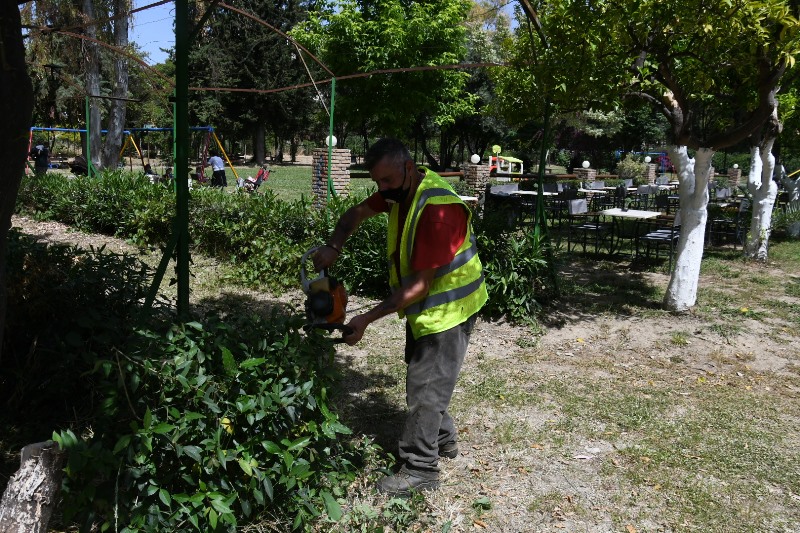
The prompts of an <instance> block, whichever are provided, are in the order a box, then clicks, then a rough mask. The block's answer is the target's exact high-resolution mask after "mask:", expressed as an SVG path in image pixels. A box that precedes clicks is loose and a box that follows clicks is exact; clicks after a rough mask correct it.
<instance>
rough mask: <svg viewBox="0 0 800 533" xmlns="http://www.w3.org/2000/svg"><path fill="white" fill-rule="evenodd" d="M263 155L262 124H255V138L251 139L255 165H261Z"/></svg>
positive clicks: (263, 159) (263, 158)
mask: <svg viewBox="0 0 800 533" xmlns="http://www.w3.org/2000/svg"><path fill="white" fill-rule="evenodd" d="M264 156H265V154H264V124H262V123H260V122H259V123H258V124H256V131H255V138H254V139H253V158H254V159H255V162H256V164H257V165H263V164H264V161H265V157H264Z"/></svg>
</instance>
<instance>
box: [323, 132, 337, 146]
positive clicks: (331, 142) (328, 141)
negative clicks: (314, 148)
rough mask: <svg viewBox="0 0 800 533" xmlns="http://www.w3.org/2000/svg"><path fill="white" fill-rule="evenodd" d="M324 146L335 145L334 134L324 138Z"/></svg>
mask: <svg viewBox="0 0 800 533" xmlns="http://www.w3.org/2000/svg"><path fill="white" fill-rule="evenodd" d="M325 146H333V147H335V146H336V135H331V136H329V137H327V138H326V139H325Z"/></svg>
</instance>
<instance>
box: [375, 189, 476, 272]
mask: <svg viewBox="0 0 800 533" xmlns="http://www.w3.org/2000/svg"><path fill="white" fill-rule="evenodd" d="M367 205H368V206H369V207H370V209H372V210H373V211H377V212H378V213H388V212H389V211H390V210H391V207H392V206H391V204H389V203H387V202H386V200H384V199H383V197H382V196H381V195H380V194H379V193H377V192H376V193H375V194H373V195H372V196H370V197H369V198H367ZM407 216H408V208H407V207H405V206H404V205H401V206H400V213H399V217H398V224H399V228H400V229H399V230H398V232H397V246H395V256H396V257H395V258H394V259H395V261H394V264H395V265H398V266H399V265H400V260H399V259H400V258H399V257H397V256H398V255H399V253H400V252H399V250H400V239H401V237H402V233H403V232H402V228H403V226H404V225H405V221H406V217H407ZM466 236H467V211H466V209H465V207H464V206H463V205H460V204H445V205H432V204H428V205H426V206H425V207H424V208H423V209H422V213H421V214H420V216H419V222H418V223H417V234H416V235H415V237H414V249H413V250H412V252H411V269H412V270H414V271H420V270H424V269H426V268H438V267H440V266H442V265H446V264H448V263H450V262H451V261H452V260H453V258H454V257H455V255H456V252H457V251H458V249H459V248H460V247H461V245H462V244H463V243H464V239H465V238H466ZM398 278H399V276H398Z"/></svg>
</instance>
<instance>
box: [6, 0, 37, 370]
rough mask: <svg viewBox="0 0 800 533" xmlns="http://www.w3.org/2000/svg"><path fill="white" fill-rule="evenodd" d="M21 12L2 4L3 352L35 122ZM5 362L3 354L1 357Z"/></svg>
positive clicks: (15, 7)
mask: <svg viewBox="0 0 800 533" xmlns="http://www.w3.org/2000/svg"><path fill="white" fill-rule="evenodd" d="M20 24H21V22H20V15H19V8H18V7H17V4H16V2H0V53H1V54H2V55H0V57H1V58H2V61H1V62H0V116H2V117H3V122H4V124H3V131H4V132H5V134H4V135H3V137H4V140H3V142H0V161H3V162H4V164H3V166H2V168H0V350H2V346H3V332H4V331H5V323H6V249H7V248H8V231H9V230H10V229H11V214H12V213H13V212H14V204H15V203H16V201H17V192H18V191H19V184H20V181H21V180H22V176H23V174H24V173H25V160H26V159H27V158H28V134H29V133H30V128H31V121H32V120H33V84H32V83H31V79H30V77H29V76H28V70H27V67H26V65H25V47H24V46H23V44H22V29H21V26H20ZM0 359H2V354H0Z"/></svg>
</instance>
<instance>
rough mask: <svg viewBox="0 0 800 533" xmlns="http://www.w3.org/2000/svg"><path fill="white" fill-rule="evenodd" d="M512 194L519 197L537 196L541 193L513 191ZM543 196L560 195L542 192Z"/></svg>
mask: <svg viewBox="0 0 800 533" xmlns="http://www.w3.org/2000/svg"><path fill="white" fill-rule="evenodd" d="M511 194H516V195H518V196H537V195H538V194H539V191H511ZM542 196H558V193H557V192H553V191H542Z"/></svg>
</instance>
